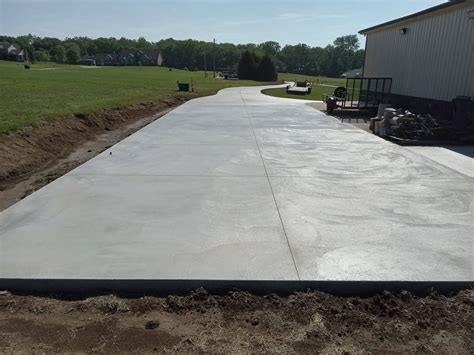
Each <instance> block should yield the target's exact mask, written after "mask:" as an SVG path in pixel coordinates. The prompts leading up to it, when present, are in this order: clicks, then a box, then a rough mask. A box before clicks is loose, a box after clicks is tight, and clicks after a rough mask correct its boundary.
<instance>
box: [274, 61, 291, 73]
mask: <svg viewBox="0 0 474 355" xmlns="http://www.w3.org/2000/svg"><path fill="white" fill-rule="evenodd" d="M273 64H274V65H275V70H276V71H277V73H286V72H288V65H286V63H284V62H283V61H281V60H280V59H278V58H273Z"/></svg>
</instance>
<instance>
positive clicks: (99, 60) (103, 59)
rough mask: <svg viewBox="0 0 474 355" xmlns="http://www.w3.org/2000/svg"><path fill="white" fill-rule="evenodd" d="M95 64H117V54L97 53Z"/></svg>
mask: <svg viewBox="0 0 474 355" xmlns="http://www.w3.org/2000/svg"><path fill="white" fill-rule="evenodd" d="M95 65H99V66H105V65H117V54H108V53H98V54H96V55H95Z"/></svg>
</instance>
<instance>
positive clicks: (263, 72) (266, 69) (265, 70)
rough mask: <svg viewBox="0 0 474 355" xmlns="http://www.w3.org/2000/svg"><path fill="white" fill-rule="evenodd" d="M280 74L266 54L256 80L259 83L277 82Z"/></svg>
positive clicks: (261, 61) (258, 68)
mask: <svg viewBox="0 0 474 355" xmlns="http://www.w3.org/2000/svg"><path fill="white" fill-rule="evenodd" d="M277 77H278V74H277V72H276V70H275V65H274V64H273V61H272V59H271V58H270V56H269V55H267V54H265V55H264V56H263V57H262V59H261V60H260V63H259V64H258V67H257V76H256V79H257V80H259V81H275V80H277Z"/></svg>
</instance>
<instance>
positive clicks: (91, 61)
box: [77, 55, 95, 66]
mask: <svg viewBox="0 0 474 355" xmlns="http://www.w3.org/2000/svg"><path fill="white" fill-rule="evenodd" d="M77 63H79V64H82V65H90V66H92V65H95V56H93V55H85V56H82V57H81V59H79V60H78V61H77Z"/></svg>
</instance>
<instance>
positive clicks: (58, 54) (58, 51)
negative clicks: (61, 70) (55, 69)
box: [54, 45, 66, 63]
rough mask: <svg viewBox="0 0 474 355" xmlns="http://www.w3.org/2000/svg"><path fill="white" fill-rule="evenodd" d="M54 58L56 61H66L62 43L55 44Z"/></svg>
mask: <svg viewBox="0 0 474 355" xmlns="http://www.w3.org/2000/svg"><path fill="white" fill-rule="evenodd" d="M54 58H55V60H56V63H64V62H65V61H66V49H65V48H64V46H63V45H59V46H56V48H55V54H54Z"/></svg>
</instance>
